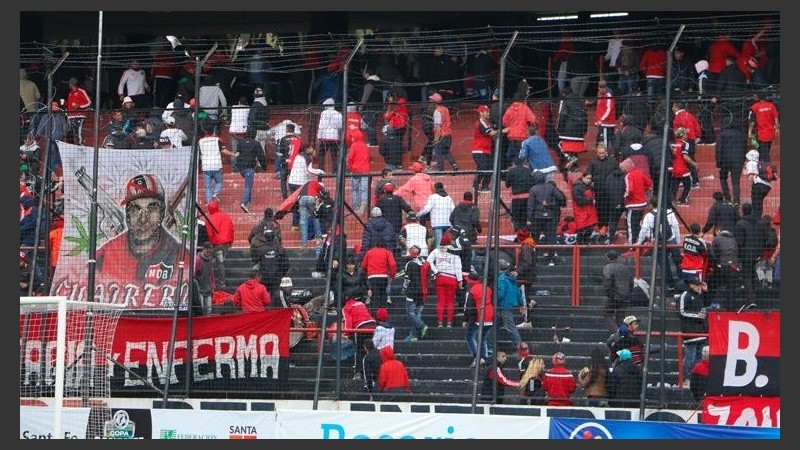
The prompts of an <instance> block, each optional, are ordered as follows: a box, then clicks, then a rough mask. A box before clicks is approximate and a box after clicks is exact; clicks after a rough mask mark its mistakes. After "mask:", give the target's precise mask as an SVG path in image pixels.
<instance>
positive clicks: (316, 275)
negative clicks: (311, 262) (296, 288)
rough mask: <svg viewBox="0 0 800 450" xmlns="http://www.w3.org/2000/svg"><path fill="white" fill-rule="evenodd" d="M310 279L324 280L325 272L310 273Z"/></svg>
mask: <svg viewBox="0 0 800 450" xmlns="http://www.w3.org/2000/svg"><path fill="white" fill-rule="evenodd" d="M311 278H317V279H319V278H325V272H317V271H314V272H311Z"/></svg>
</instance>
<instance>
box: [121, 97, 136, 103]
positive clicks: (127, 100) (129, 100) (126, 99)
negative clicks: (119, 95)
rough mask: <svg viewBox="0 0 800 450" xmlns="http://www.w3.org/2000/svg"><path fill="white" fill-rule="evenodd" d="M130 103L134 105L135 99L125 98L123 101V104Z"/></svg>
mask: <svg viewBox="0 0 800 450" xmlns="http://www.w3.org/2000/svg"><path fill="white" fill-rule="evenodd" d="M128 102H130V103H133V99H132V98H130V97H125V98H123V99H122V103H128Z"/></svg>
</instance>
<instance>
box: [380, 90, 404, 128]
mask: <svg viewBox="0 0 800 450" xmlns="http://www.w3.org/2000/svg"><path fill="white" fill-rule="evenodd" d="M383 118H384V119H386V123H387V124H389V126H390V127H392V128H403V127H405V126H406V125H408V105H406V99H404V98H403V97H400V98H398V99H397V102H389V104H388V105H387V109H386V112H385V113H384V114H383Z"/></svg>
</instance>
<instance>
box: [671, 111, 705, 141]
mask: <svg viewBox="0 0 800 450" xmlns="http://www.w3.org/2000/svg"><path fill="white" fill-rule="evenodd" d="M678 128H686V140H687V141H689V142H694V141H695V140H696V139H697V138H699V137H700V133H701V132H702V130H701V129H700V121H699V120H697V117H696V116H695V115H694V114H692V113H691V112H689V111H687V110H685V109H679V110H677V111H675V117H674V118H673V119H672V129H673V130H677V129H678Z"/></svg>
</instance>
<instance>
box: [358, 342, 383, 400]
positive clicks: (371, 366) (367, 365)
mask: <svg viewBox="0 0 800 450" xmlns="http://www.w3.org/2000/svg"><path fill="white" fill-rule="evenodd" d="M362 362H363V364H362V365H361V367H362V370H363V371H364V373H363V374H362V375H363V376H364V389H365V390H366V391H367V392H369V393H370V394H374V393H376V392H378V391H379V389H378V372H380V369H381V363H382V362H383V361H382V360H381V353H380V352H379V351H378V350H377V349H372V350H370V351H368V352H367V353H366V354H365V355H364V359H363V360H362Z"/></svg>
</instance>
